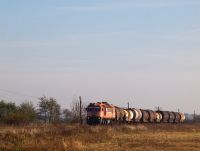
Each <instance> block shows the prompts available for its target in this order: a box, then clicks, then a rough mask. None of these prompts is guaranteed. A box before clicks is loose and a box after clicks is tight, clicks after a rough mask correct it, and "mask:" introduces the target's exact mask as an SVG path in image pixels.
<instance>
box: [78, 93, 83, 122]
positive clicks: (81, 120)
mask: <svg viewBox="0 0 200 151" xmlns="http://www.w3.org/2000/svg"><path fill="white" fill-rule="evenodd" d="M79 100H80V107H79V108H80V112H79V113H80V115H79V116H80V124H81V125H82V124H83V118H82V98H81V96H79Z"/></svg>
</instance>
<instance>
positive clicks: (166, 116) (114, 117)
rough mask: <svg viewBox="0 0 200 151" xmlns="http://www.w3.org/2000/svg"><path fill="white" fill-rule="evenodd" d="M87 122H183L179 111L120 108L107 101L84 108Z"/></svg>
mask: <svg viewBox="0 0 200 151" xmlns="http://www.w3.org/2000/svg"><path fill="white" fill-rule="evenodd" d="M86 111H87V124H89V125H96V124H112V123H183V122H184V121H185V115H184V114H183V113H181V112H170V111H152V110H144V109H135V108H129V109H125V108H120V107H117V106H114V105H112V104H109V103H107V102H97V103H90V104H89V105H88V107H87V108H86Z"/></svg>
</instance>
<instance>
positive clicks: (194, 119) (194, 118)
mask: <svg viewBox="0 0 200 151" xmlns="http://www.w3.org/2000/svg"><path fill="white" fill-rule="evenodd" d="M193 121H194V122H195V121H196V112H195V110H194V117H193Z"/></svg>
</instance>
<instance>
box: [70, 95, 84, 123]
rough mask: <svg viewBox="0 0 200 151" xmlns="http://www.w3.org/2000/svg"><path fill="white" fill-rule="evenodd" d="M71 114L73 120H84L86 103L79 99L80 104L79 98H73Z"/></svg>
mask: <svg viewBox="0 0 200 151" xmlns="http://www.w3.org/2000/svg"><path fill="white" fill-rule="evenodd" d="M80 112H81V114H80ZM71 114H72V121H73V122H80V120H84V119H85V118H86V114H87V113H86V103H85V102H82V101H81V104H80V100H79V98H75V99H74V100H73V102H72V103H71ZM80 115H81V117H80Z"/></svg>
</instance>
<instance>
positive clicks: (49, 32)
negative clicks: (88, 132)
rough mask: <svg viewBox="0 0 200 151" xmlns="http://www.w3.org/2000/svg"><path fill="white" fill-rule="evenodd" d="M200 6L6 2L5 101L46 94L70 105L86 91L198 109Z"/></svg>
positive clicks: (178, 1)
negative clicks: (75, 97)
mask: <svg viewBox="0 0 200 151" xmlns="http://www.w3.org/2000/svg"><path fill="white" fill-rule="evenodd" d="M199 7H200V1H197V0H190V1H188V0H169V1H162V0H152V1H147V0H142V1H137V0H133V1H131V0H126V1H122V0H115V1H114V0H110V1H106V0H101V1H98V0H97V1H91V0H86V1H84V2H83V1H81V0H77V1H66V0H59V1H54V0H43V1H39V0H29V1H26V0H18V1H0V18H1V20H0V100H1V99H5V100H8V101H15V102H16V103H20V102H22V101H25V100H31V101H33V102H34V103H35V104H37V101H38V100H37V99H36V98H37V97H41V96H42V95H46V96H48V97H49V96H52V97H55V98H56V99H57V100H58V102H59V103H60V104H61V105H62V106H63V107H69V105H70V103H71V101H72V100H73V99H74V96H75V95H76V96H79V95H81V96H82V97H83V101H86V102H96V101H102V100H106V101H109V102H111V103H113V104H116V105H118V106H126V104H127V102H130V105H131V106H134V107H139V108H149V109H154V107H156V106H160V107H162V108H163V109H164V110H172V111H173V110H174V111H177V110H178V109H180V110H181V111H182V112H187V113H193V111H194V110H196V112H197V113H198V114H199V113H200V96H199V90H200V80H199V77H200V59H199V57H200V51H199V48H200V20H199V18H200V10H199ZM7 91H9V92H7ZM10 92H11V93H10ZM20 94H21V95H20ZM35 97H36V98H35Z"/></svg>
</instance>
